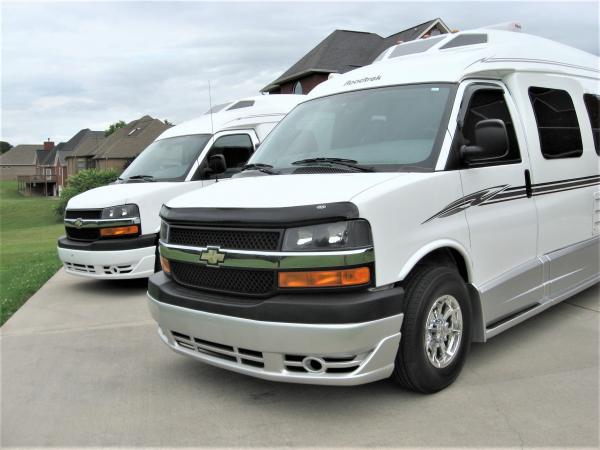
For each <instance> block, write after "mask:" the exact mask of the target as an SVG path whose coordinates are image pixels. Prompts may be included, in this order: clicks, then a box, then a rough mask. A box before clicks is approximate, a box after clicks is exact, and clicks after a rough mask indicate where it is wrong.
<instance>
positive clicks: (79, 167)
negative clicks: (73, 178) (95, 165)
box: [77, 158, 86, 171]
mask: <svg viewBox="0 0 600 450" xmlns="http://www.w3.org/2000/svg"><path fill="white" fill-rule="evenodd" d="M85 169H86V161H85V158H77V171H80V170H85Z"/></svg>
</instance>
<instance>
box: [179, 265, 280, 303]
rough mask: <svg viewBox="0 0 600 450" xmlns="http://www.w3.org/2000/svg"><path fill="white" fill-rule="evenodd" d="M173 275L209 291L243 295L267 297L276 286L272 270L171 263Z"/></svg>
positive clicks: (188, 284)
mask: <svg viewBox="0 0 600 450" xmlns="http://www.w3.org/2000/svg"><path fill="white" fill-rule="evenodd" d="M171 273H172V275H173V278H174V279H175V281H176V282H178V283H180V284H183V285H185V286H189V287H193V288H197V289H204V290H209V291H219V292H228V293H235V294H243V295H256V296H259V295H267V294H269V293H270V292H272V291H273V288H274V286H275V272H273V271H270V270H248V269H230V268H225V267H218V268H215V267H206V266H203V265H201V264H190V263H183V262H177V261H171Z"/></svg>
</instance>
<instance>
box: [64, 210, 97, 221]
mask: <svg viewBox="0 0 600 450" xmlns="http://www.w3.org/2000/svg"><path fill="white" fill-rule="evenodd" d="M101 216H102V210H101V209H79V210H77V209H70V210H67V211H65V219H100V217H101Z"/></svg>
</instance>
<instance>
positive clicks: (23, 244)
mask: <svg viewBox="0 0 600 450" xmlns="http://www.w3.org/2000/svg"><path fill="white" fill-rule="evenodd" d="M55 205H56V200H55V199H53V198H44V197H23V196H21V195H20V194H19V193H18V192H17V184H16V182H15V181H0V325H1V324H3V323H4V322H6V321H7V320H8V318H9V317H10V316H11V315H12V314H14V312H15V311H16V310H17V309H19V307H20V306H21V305H22V304H23V303H25V301H26V300H27V299H28V298H29V297H31V295H32V294H34V293H35V292H36V291H37V290H38V289H39V288H40V287H41V286H42V285H43V284H44V283H45V282H46V281H47V280H48V279H49V278H50V277H51V276H52V275H53V274H54V273H55V272H56V271H57V270H58V268H59V267H60V266H61V263H60V261H59V259H58V256H57V254H56V239H57V238H58V237H59V236H60V235H61V234H63V230H64V228H63V225H62V221H61V220H60V219H59V218H58V216H57V215H56V214H55V212H54V207H55Z"/></svg>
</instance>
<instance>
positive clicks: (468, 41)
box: [440, 33, 488, 50]
mask: <svg viewBox="0 0 600 450" xmlns="http://www.w3.org/2000/svg"><path fill="white" fill-rule="evenodd" d="M487 41H488V36H487V34H474V33H469V34H459V35H458V36H456V37H455V38H454V39H452V40H451V41H450V42H448V43H447V44H444V45H442V46H441V47H440V50H445V49H448V48H455V47H464V46H466V45H476V44H485V43H487Z"/></svg>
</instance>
